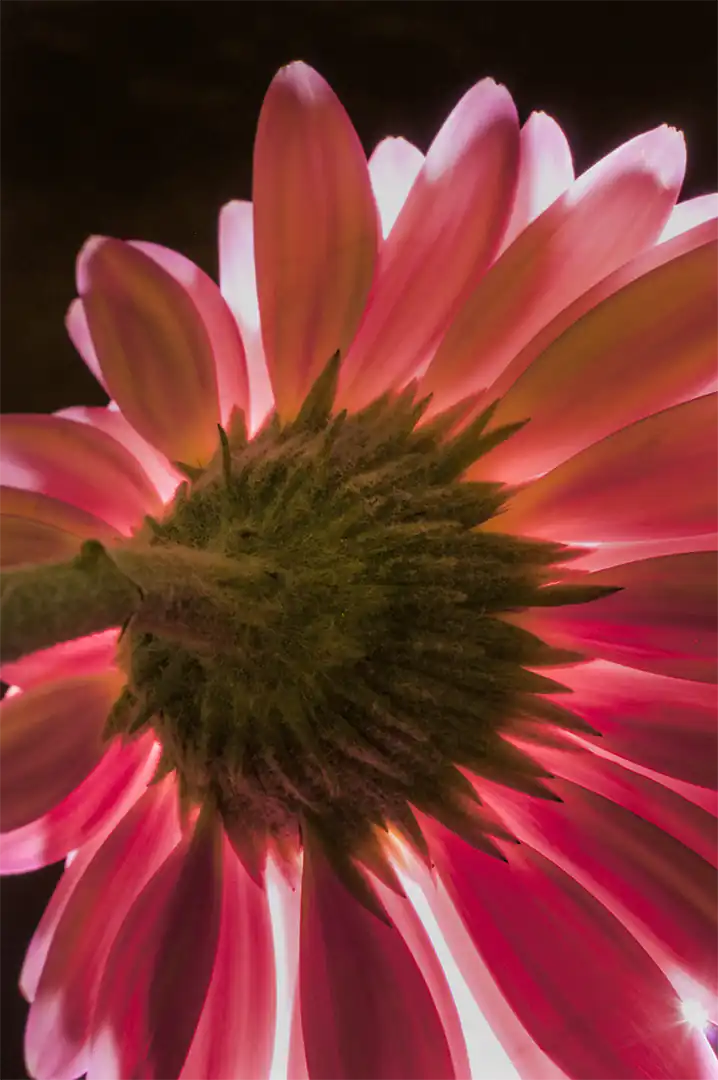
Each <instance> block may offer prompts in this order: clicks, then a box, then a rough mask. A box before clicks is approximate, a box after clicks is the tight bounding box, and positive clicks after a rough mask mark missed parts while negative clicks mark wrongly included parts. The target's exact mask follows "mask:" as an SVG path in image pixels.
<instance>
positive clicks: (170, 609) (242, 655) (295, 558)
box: [111, 358, 581, 851]
mask: <svg viewBox="0 0 718 1080" xmlns="http://www.w3.org/2000/svg"><path fill="white" fill-rule="evenodd" d="M337 373H338V358H334V359H333V360H332V362H331V363H330V364H329V365H328V366H327V368H326V370H325V371H324V373H323V374H322V375H321V376H320V378H319V379H318V380H317V382H316V383H315V385H314V387H313V389H312V391H311V392H310V394H309V396H308V398H307V399H306V401H305V403H304V406H303V407H302V410H301V412H300V413H299V415H298V416H297V418H296V419H295V420H294V421H293V422H291V423H288V424H286V425H284V426H282V425H281V424H280V423H279V421H278V420H277V419H276V418H272V419H271V420H270V421H268V422H267V423H266V425H265V427H264V428H263V429H262V431H260V432H259V433H258V434H257V435H256V437H255V438H254V439H252V440H251V441H247V439H246V435H245V428H244V421H243V418H242V417H239V418H237V419H235V420H234V422H233V423H232V425H231V427H230V431H229V434H228V435H225V434H224V432H221V435H222V439H221V447H220V450H219V451H218V453H217V455H216V456H215V458H214V459H213V461H212V462H211V463H210V465H209V466H208V467H207V469H206V470H205V471H203V472H202V473H201V474H200V473H197V474H195V473H194V471H192V475H193V477H194V479H193V482H192V483H191V484H190V485H183V487H182V489H181V490H180V491H179V493H178V495H177V497H176V498H175V500H174V502H173V504H172V505H171V506H170V507H168V511H167V514H166V516H165V518H164V519H163V520H162V521H161V522H152V521H149V522H148V524H147V525H146V526H145V527H144V528H143V530H142V531H141V533H140V534H138V536H137V537H135V538H134V539H133V541H131V542H130V546H131V545H132V544H143V545H144V546H145V550H150V549H151V555H152V558H153V559H154V563H153V566H154V569H153V571H152V573H153V589H152V600H151V602H150V601H149V600H148V602H147V604H146V605H145V606H144V608H143V610H141V612H140V613H139V615H138V616H137V617H136V618H135V619H134V620H133V622H132V623H131V624H130V625H129V626H128V627H127V629H126V632H125V633H124V634H123V637H122V640H121V645H120V656H121V663H122V665H123V667H124V668H125V671H126V673H127V676H128V685H127V688H126V690H125V692H124V694H123V697H122V698H121V700H120V701H119V702H118V703H117V705H116V707H115V710H114V712H113V716H112V718H111V730H112V731H114V732H116V731H124V732H130V733H134V732H139V731H141V730H144V729H146V728H147V727H149V726H151V727H152V728H153V729H154V732H155V734H156V737H157V738H158V739H159V741H160V742H161V744H162V748H163V754H162V760H161V763H160V772H161V773H162V775H164V774H165V773H166V772H168V771H170V770H176V773H177V777H178V780H179V784H180V790H181V792H182V793H183V795H184V796H185V797H186V798H187V799H188V800H190V801H191V802H196V803H199V802H205V801H206V800H212V801H213V803H214V804H215V805H216V807H217V808H218V810H219V811H220V813H221V814H222V815H223V817H224V819H225V822H227V823H228V826H229V828H230V830H231V829H234V830H235V831H236V829H241V831H242V832H243V833H245V834H246V835H253V836H269V837H271V836H275V837H278V836H280V835H282V834H284V833H286V831H287V830H291V829H293V828H296V823H297V822H300V823H301V825H302V827H306V826H307V825H309V826H310V827H312V828H313V829H314V830H316V832H317V834H318V835H319V836H320V837H321V838H322V839H323V841H324V842H325V844H326V846H327V847H328V848H329V849H332V850H334V849H337V848H344V849H348V850H352V851H360V850H361V849H362V846H363V845H364V846H366V843H367V842H368V841H367V838H368V837H369V835H370V832H371V830H372V828H373V827H375V826H379V827H387V826H389V825H392V826H394V827H395V828H397V829H399V830H400V831H403V832H404V833H405V834H407V835H412V836H413V837H414V838H416V837H417V835H418V829H417V826H416V820H415V818H414V815H413V811H412V807H413V808H418V809H419V810H421V811H425V812H427V813H430V814H432V815H433V816H435V817H439V818H440V819H443V820H451V821H452V822H454V823H455V822H456V821H457V820H459V819H463V818H464V817H466V819H467V820H468V815H467V814H466V812H465V802H466V798H467V789H468V783H467V782H466V781H465V780H464V778H463V776H462V774H461V773H460V772H459V771H458V769H457V766H459V767H465V768H467V769H471V770H474V771H477V772H481V773H485V774H486V773H488V774H490V775H494V776H495V777H496V778H498V779H500V778H502V777H504V778H506V777H507V778H508V780H507V782H512V777H513V782H518V780H519V779H520V777H521V774H522V771H523V773H524V774H525V764H523V763H522V761H521V760H520V756H519V755H517V754H516V752H514V754H513V756H512V748H511V746H510V744H508V743H507V742H506V741H505V740H504V739H502V737H501V733H502V730H504V728H505V726H506V725H507V723H508V722H509V721H512V720H514V719H515V718H516V717H517V716H521V715H528V716H531V715H533V716H536V715H538V714H539V713H540V704H539V703H540V699H539V698H537V697H536V694H537V693H542V692H546V691H547V690H551V689H554V690H555V689H556V684H554V683H552V682H550V681H549V680H547V679H545V678H543V677H541V676H540V675H537V674H536V673H534V672H532V671H529V670H527V668H532V667H536V666H539V665H540V664H542V663H557V662H560V655H559V654H558V653H557V652H556V651H555V650H552V649H550V648H548V647H547V646H546V645H545V644H544V643H543V642H541V641H540V640H539V639H537V638H535V637H534V636H533V635H531V634H529V633H527V632H526V631H524V630H521V629H520V628H519V627H517V626H515V625H512V624H511V623H510V622H508V621H505V620H504V619H502V618H501V616H502V615H505V614H506V613H510V612H516V611H518V610H520V609H522V608H525V607H527V606H529V605H531V604H533V603H535V602H537V596H538V593H539V590H541V589H542V586H545V584H546V583H547V582H548V581H549V580H550V579H551V577H552V576H554V577H555V570H554V571H553V574H552V564H553V563H554V562H555V561H557V560H560V559H562V558H563V559H565V558H566V557H567V554H568V552H567V551H566V550H565V549H563V548H562V547H561V546H560V545H557V544H549V543H545V542H543V541H533V540H525V539H519V538H516V537H511V536H502V535H498V534H496V533H489V532H482V531H480V530H479V529H478V528H477V526H480V525H481V524H482V523H483V522H485V521H487V519H488V518H490V517H491V516H493V515H494V514H495V513H496V512H497V510H499V508H500V507H501V505H502V502H503V501H504V498H505V493H503V491H502V488H501V485H498V484H489V483H475V482H474V483H472V482H467V481H465V480H463V479H462V476H463V475H464V474H465V472H466V470H467V468H468V467H469V466H470V464H471V463H472V462H473V461H475V460H476V459H477V458H478V457H479V456H480V455H481V454H483V453H485V452H486V451H487V450H488V449H490V448H491V447H492V446H494V445H496V443H497V442H499V441H501V440H502V439H504V438H506V437H508V436H509V435H510V434H511V433H512V432H513V430H515V427H516V425H514V426H513V427H511V428H507V429H499V430H497V431H494V432H491V433H489V434H487V433H486V432H485V428H486V426H487V424H488V421H489V419H490V415H491V410H487V411H486V413H484V414H483V415H482V416H481V417H479V418H478V420H476V421H474V422H473V423H471V424H469V425H468V426H466V427H465V428H464V429H463V430H462V431H461V432H460V433H459V434H457V435H453V436H451V435H450V430H451V428H452V425H453V424H454V423H455V420H456V415H455V414H453V415H452V414H448V413H447V414H442V415H441V416H439V417H438V419H436V420H434V421H432V422H428V423H423V424H422V423H421V419H422V415H423V413H424V411H425V409H426V405H427V402H426V401H424V402H417V401H416V399H415V392H414V388H413V387H410V388H407V390H406V391H404V392H403V393H401V394H398V395H386V396H384V397H382V398H380V399H378V400H376V401H375V402H374V403H372V404H371V405H370V406H369V407H367V408H365V409H363V410H362V411H361V412H358V413H356V414H354V415H347V414H346V413H340V414H339V415H332V404H333V399H334V393H335V389H336V379H337ZM140 584H142V583H141V582H140ZM580 598H581V597H580V596H579V594H578V593H577V594H576V599H580ZM539 602H540V601H539ZM544 704H546V703H544ZM537 710H538V712H537ZM524 780H525V781H526V782H529V780H530V777H527V776H526V775H524Z"/></svg>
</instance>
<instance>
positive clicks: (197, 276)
mask: <svg viewBox="0 0 718 1080" xmlns="http://www.w3.org/2000/svg"><path fill="white" fill-rule="evenodd" d="M130 243H131V245H132V247H134V248H137V250H138V251H142V252H144V254H145V255H149V257H150V258H151V259H154V261H155V262H156V263H157V264H158V265H159V266H161V267H162V268H163V269H164V270H166V271H167V273H168V274H171V275H172V277H173V278H175V280H176V281H178V282H179V283H180V285H182V286H183V287H184V288H185V289H186V290H187V292H188V294H189V295H190V296H191V298H192V300H193V301H194V304H195V306H196V307H197V311H198V312H199V314H200V318H201V319H202V322H203V323H204V327H205V330H206V331H207V334H208V335H209V341H210V345H211V348H212V355H213V356H214V363H215V367H216V371H217V392H218V394H219V405H220V419H221V422H222V424H225V425H226V424H227V423H228V421H229V418H230V416H231V415H232V410H233V409H234V408H238V409H242V410H243V411H246V409H247V406H248V404H249V388H248V384H247V361H246V358H245V354H244V345H243V343H242V338H241V336H240V333H239V329H238V327H237V323H236V322H235V320H234V317H233V315H232V312H231V311H230V309H229V307H228V306H227V303H226V301H225V300H224V298H223V296H222V294H221V292H220V291H219V288H218V286H217V285H216V284H215V283H214V281H212V279H211V277H210V276H209V274H205V272H204V270H200V268H199V267H198V266H196V265H195V264H194V263H193V262H192V260H191V259H188V258H186V257H185V256H184V255H181V254H180V253H179V252H177V251H172V250H171V248H166V247H163V246H162V245H161V244H148V243H146V242H145V241H143V240H131V241H130Z"/></svg>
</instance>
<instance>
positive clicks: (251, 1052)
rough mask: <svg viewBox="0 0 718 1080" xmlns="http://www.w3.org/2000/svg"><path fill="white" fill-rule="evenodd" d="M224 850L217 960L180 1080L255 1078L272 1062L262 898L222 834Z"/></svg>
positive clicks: (270, 970)
mask: <svg viewBox="0 0 718 1080" xmlns="http://www.w3.org/2000/svg"><path fill="white" fill-rule="evenodd" d="M223 853H224V887H223V893H222V917H221V918H222V921H221V929H220V936H219V943H218V945H217V959H216V962H215V967H214V972H213V974H212V981H211V983H210V987H209V992H208V994H207V1001H206V1002H205V1006H204V1010H203V1012H202V1016H201V1019H200V1021H199V1025H198V1027H197V1033H196V1035H195V1038H194V1042H193V1043H192V1047H191V1049H190V1052H189V1055H188V1057H187V1061H186V1063H185V1066H184V1068H183V1069H182V1080H207V1077H218V1078H224V1077H232V1080H256V1078H257V1077H264V1076H267V1075H268V1074H269V1067H270V1064H271V1060H272V1049H273V1042H274V1016H275V987H274V954H273V950H272V929H271V925H270V921H269V910H268V907H267V897H266V895H265V893H264V892H263V890H262V889H261V888H260V887H259V886H258V885H257V884H256V883H255V882H254V881H252V879H251V878H250V877H249V876H248V874H247V873H246V871H245V870H244V867H243V866H242V864H241V863H240V862H239V860H238V859H237V857H236V855H235V854H234V852H233V850H232V848H231V847H230V845H229V844H228V842H227V840H226V838H225V840H224V847H223ZM230 1018H231V1020H230ZM228 1021H230V1022H228Z"/></svg>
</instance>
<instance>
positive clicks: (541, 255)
mask: <svg viewBox="0 0 718 1080" xmlns="http://www.w3.org/2000/svg"><path fill="white" fill-rule="evenodd" d="M684 169H685V146H684V144H683V139H682V137H681V136H680V135H679V134H678V133H677V132H675V131H673V130H672V129H670V128H658V129H657V130H656V131H651V132H648V133H647V134H646V135H641V136H639V137H638V138H637V139H632V140H631V142H629V143H626V144H625V146H622V147H619V149H618V150H615V151H614V152H613V153H612V154H609V156H608V157H606V158H603V160H602V161H599V162H598V163H597V164H596V165H594V166H593V168H592V169H589V170H588V172H586V173H584V174H583V175H582V176H581V177H579V179H578V180H576V181H575V183H573V184H572V185H571V186H570V187H569V189H568V191H566V193H565V194H564V195H562V196H561V197H560V198H559V199H557V200H556V201H555V202H554V203H553V205H552V206H550V207H549V209H548V210H546V211H545V212H544V213H543V214H541V215H540V217H538V218H537V219H536V220H535V221H534V222H533V223H532V224H531V225H530V226H529V227H528V228H526V229H524V231H523V232H522V233H521V234H520V235H519V236H518V237H517V238H516V240H515V241H514V243H513V244H512V245H511V246H510V247H509V248H508V249H507V250H506V252H505V253H504V254H503V255H502V256H501V258H500V259H499V260H498V262H497V263H496V264H495V265H494V266H493V267H492V268H491V270H490V271H489V273H488V274H487V275H486V277H485V278H484V280H483V281H482V282H481V283H480V285H479V286H478V287H477V288H476V289H475V290H474V292H473V293H472V295H471V296H470V298H469V300H468V301H467V303H466V304H465V306H464V307H463V309H462V310H461V312H460V313H459V314H458V316H457V318H456V319H455V320H454V322H453V324H452V326H451V328H450V329H449V331H448V333H447V335H446V337H445V338H444V340H443V341H442V343H441V345H440V346H439V349H438V351H437V353H436V356H435V357H434V359H433V361H432V363H431V366H430V368H429V370H428V371H427V373H426V376H425V377H424V379H423V381H422V392H423V391H426V392H427V393H428V392H433V393H434V394H435V399H434V401H433V402H432V409H433V410H435V411H438V410H439V409H440V408H443V407H445V406H448V405H452V404H453V403H454V402H455V401H457V400H459V399H460V398H462V397H465V396H466V395H467V394H469V393H472V392H473V391H475V390H478V389H481V388H483V387H485V386H490V385H491V383H493V381H494V380H495V379H496V378H497V377H498V376H499V375H500V374H501V372H502V371H503V370H504V369H505V368H506V367H507V366H508V365H509V363H510V362H511V361H512V360H513V358H514V357H515V356H516V355H517V353H519V352H520V351H521V349H523V347H524V346H525V345H526V344H527V343H528V342H529V341H530V340H531V339H532V338H533V337H534V336H535V335H536V334H537V333H538V332H539V331H540V330H541V329H542V328H543V327H545V326H547V324H548V323H550V321H551V320H552V319H553V318H554V317H555V316H556V315H557V314H558V313H559V312H560V311H562V310H563V309H564V308H566V307H568V305H569V304H571V303H572V302H573V301H574V300H576V298H577V297H578V296H580V295H581V294H582V293H585V292H587V290H589V289H590V288H591V287H592V286H593V285H595V284H596V282H598V281H600V280H601V279H602V278H605V277H607V275H609V274H611V273H612V272H613V271H614V270H616V269H618V268H619V267H620V266H622V265H623V264H624V263H627V262H628V261H629V260H630V259H633V258H634V257H635V256H636V255H638V254H639V253H640V252H641V251H642V250H643V249H644V248H645V247H647V246H648V245H649V244H652V243H653V242H654V241H655V240H656V238H657V237H658V235H659V233H660V231H661V229H662V227H663V225H664V224H665V222H666V220H667V218H668V215H669V214H670V212H671V209H672V207H673V205H674V203H675V200H676V196H677V194H678V191H679V189H680V186H681V183H682V180H683V172H684ZM653 315H655V308H654V309H653V311H652V316H653Z"/></svg>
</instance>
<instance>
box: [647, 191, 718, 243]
mask: <svg viewBox="0 0 718 1080" xmlns="http://www.w3.org/2000/svg"><path fill="white" fill-rule="evenodd" d="M716 218H718V195H716V194H712V195H698V197H697V198H695V199H686V200H685V201H684V202H682V203H678V205H677V206H675V207H674V208H673V210H672V212H671V216H670V217H669V219H668V221H667V222H666V224H665V227H664V229H663V232H662V233H661V235H660V236H659V238H658V243H659V244H662V243H664V242H665V241H666V240H672V239H673V237H674V236H680V235H681V233H684V232H687V231H688V230H689V229H694V228H695V227H696V225H702V224H703V222H704V221H713V220H715V219H716Z"/></svg>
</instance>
